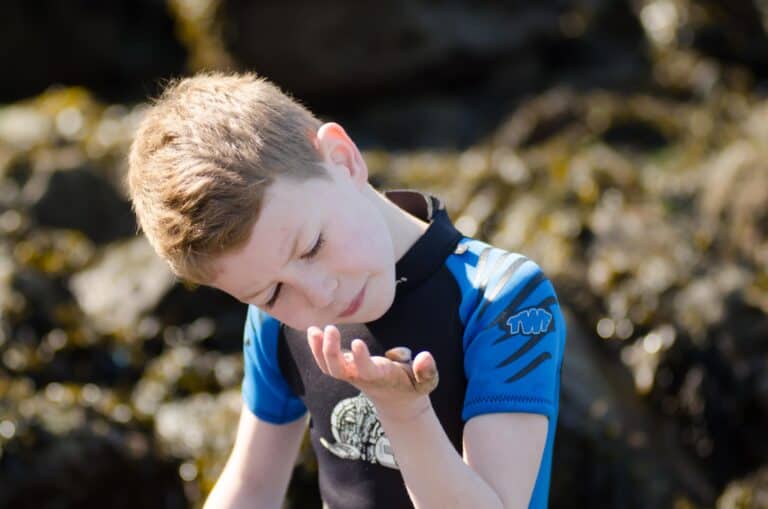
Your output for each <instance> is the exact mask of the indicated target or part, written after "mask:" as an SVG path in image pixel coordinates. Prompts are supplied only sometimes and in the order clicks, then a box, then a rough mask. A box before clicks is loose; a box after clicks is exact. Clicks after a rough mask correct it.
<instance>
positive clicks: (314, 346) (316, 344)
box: [307, 325, 328, 375]
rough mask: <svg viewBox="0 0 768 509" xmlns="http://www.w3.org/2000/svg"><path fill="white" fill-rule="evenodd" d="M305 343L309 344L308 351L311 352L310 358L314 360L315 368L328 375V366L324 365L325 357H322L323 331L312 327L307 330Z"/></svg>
mask: <svg viewBox="0 0 768 509" xmlns="http://www.w3.org/2000/svg"><path fill="white" fill-rule="evenodd" d="M307 342H308V343H309V349H310V350H312V356H313V357H314V358H315V362H316V363H317V366H318V367H319V368H320V371H322V372H323V373H325V374H326V375H327V374H328V366H326V364H325V356H324V355H323V331H322V330H321V329H320V327H315V326H314V325H313V326H312V327H310V328H308V329H307Z"/></svg>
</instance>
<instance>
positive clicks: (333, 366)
mask: <svg viewBox="0 0 768 509" xmlns="http://www.w3.org/2000/svg"><path fill="white" fill-rule="evenodd" d="M323 357H324V358H325V365H326V366H327V367H328V373H329V374H330V375H331V376H333V377H335V378H339V379H344V378H345V375H346V372H347V370H346V369H345V365H346V362H345V359H344V356H343V355H342V353H341V333H340V332H339V329H337V328H336V327H335V326H333V325H326V326H325V330H324V331H323Z"/></svg>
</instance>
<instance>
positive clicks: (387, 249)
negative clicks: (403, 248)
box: [334, 211, 394, 272]
mask: <svg viewBox="0 0 768 509" xmlns="http://www.w3.org/2000/svg"><path fill="white" fill-rule="evenodd" d="M361 214H365V212H364V211H363V212H361ZM361 217H366V216H365V215H362V216H361ZM367 217H369V220H368V221H365V222H364V221H360V220H358V221H356V222H354V223H348V224H347V225H345V228H344V230H343V231H342V232H340V233H341V235H340V237H339V244H338V249H337V250H334V252H335V253H336V256H339V257H340V258H339V260H341V259H343V260H344V262H345V266H346V267H348V268H350V269H358V270H367V271H370V272H381V271H384V270H387V269H388V267H389V266H390V265H392V266H394V253H393V247H392V241H391V240H390V237H389V231H388V229H387V228H386V226H384V224H383V221H382V220H381V219H380V218H379V217H378V216H373V217H371V216H370V215H368V216H367Z"/></svg>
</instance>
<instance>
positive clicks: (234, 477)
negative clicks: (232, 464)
mask: <svg viewBox="0 0 768 509" xmlns="http://www.w3.org/2000/svg"><path fill="white" fill-rule="evenodd" d="M272 498H273V500H270V498H269V497H267V496H265V490H262V489H260V486H259V483H258V482H249V481H248V480H246V479H244V478H243V477H241V476H240V475H239V474H238V473H237V472H235V471H234V470H233V469H229V470H228V469H227V468H225V469H224V471H223V472H222V474H221V476H220V477H219V479H218V480H217V481H216V485H215V486H214V487H213V490H211V493H210V494H209V496H208V499H207V500H206V501H205V505H204V506H203V509H246V508H247V509H278V508H279V507H281V505H282V500H280V499H279V498H275V497H272Z"/></svg>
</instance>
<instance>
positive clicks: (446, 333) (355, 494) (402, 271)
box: [243, 191, 565, 509]
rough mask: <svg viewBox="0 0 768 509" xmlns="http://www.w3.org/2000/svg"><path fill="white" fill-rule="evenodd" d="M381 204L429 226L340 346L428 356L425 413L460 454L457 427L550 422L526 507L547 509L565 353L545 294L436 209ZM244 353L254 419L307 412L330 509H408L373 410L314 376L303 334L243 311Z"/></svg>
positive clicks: (520, 267)
mask: <svg viewBox="0 0 768 509" xmlns="http://www.w3.org/2000/svg"><path fill="white" fill-rule="evenodd" d="M387 197H388V198H389V199H390V200H391V201H393V202H394V203H396V204H397V205H398V206H399V207H401V208H402V209H404V210H407V211H408V212H410V213H411V214H413V215H415V216H417V217H420V218H421V219H423V220H425V221H428V222H429V223H430V225H429V227H428V229H427V230H426V231H425V232H424V234H422V236H421V237H420V238H419V239H418V240H417V241H416V243H415V244H414V245H413V246H412V247H411V248H410V249H409V250H408V252H407V253H405V255H403V257H402V258H401V259H400V260H398V261H397V263H396V275H397V281H398V284H397V286H396V294H395V300H394V302H393V304H392V306H391V307H390V308H389V310H387V312H386V313H385V314H384V315H383V316H382V317H380V318H379V319H377V320H375V321H373V322H368V323H362V324H352V325H342V326H340V327H339V330H340V332H341V335H342V347H343V348H349V343H350V342H351V340H352V339H354V338H360V339H362V340H363V341H365V342H366V343H367V345H368V348H369V349H370V351H371V353H372V354H373V355H382V354H383V352H384V351H386V350H387V349H389V348H392V347H394V346H408V347H410V348H411V350H412V351H413V352H414V354H415V353H417V352H420V351H422V350H428V351H430V352H431V353H432V354H433V356H434V357H435V360H436V362H437V367H438V370H439V372H440V383H439V385H438V386H437V388H436V389H435V390H434V391H433V392H432V393H431V394H430V398H431V401H432V406H433V408H434V410H435V413H436V414H437V417H438V418H439V420H440V422H441V424H442V426H443V428H444V430H445V432H446V434H447V436H448V437H449V439H450V440H451V442H452V443H453V445H454V447H455V448H456V450H457V451H458V452H459V453H461V450H462V449H461V433H462V429H463V426H464V423H465V422H466V421H468V420H469V419H471V418H472V417H474V416H476V415H480V414H487V413H494V412H526V413H536V414H543V415H546V416H547V417H548V418H549V430H548V433H547V440H546V446H545V449H544V454H543V457H542V460H541V465H540V468H539V472H538V477H537V479H536V485H535V487H534V490H533V496H532V498H531V502H530V505H529V507H532V508H544V507H546V506H547V497H548V492H549V480H550V471H551V462H552V448H553V444H554V437H555V428H556V420H557V414H558V402H559V397H558V396H559V387H560V370H561V366H562V359H563V349H564V346H565V324H564V322H563V317H562V314H561V313H560V307H559V304H558V301H557V298H556V296H555V292H554V289H553V288H552V285H551V284H550V282H549V280H548V279H547V278H546V277H545V276H544V275H543V274H542V272H541V270H540V269H539V267H538V266H537V265H536V264H535V263H534V262H532V261H531V260H529V259H527V258H525V257H524V256H522V255H519V254H514V253H508V252H505V251H503V250H501V249H497V248H494V247H491V246H489V245H488V244H485V243H483V242H480V241H477V240H473V239H470V238H467V237H464V236H463V235H462V234H461V233H460V232H459V231H458V230H456V229H455V228H454V226H453V225H452V224H451V221H450V220H449V218H448V215H447V214H446V212H445V210H444V207H443V206H442V204H441V203H440V201H439V200H437V199H436V198H434V197H427V196H425V195H423V194H420V193H416V192H413V191H393V192H389V193H387ZM244 351H245V357H244V358H245V375H244V380H243V398H244V400H245V402H246V404H247V406H248V408H249V409H250V410H251V411H252V412H253V414H254V415H256V416H257V417H259V418H260V419H263V420H265V421H268V422H271V423H274V424H281V423H287V422H290V421H293V420H295V419H297V418H299V417H301V416H302V415H304V414H305V412H307V411H309V413H310V416H311V422H310V437H311V441H312V445H313V447H314V450H315V452H316V454H317V458H318V471H319V482H320V492H321V495H322V497H323V501H324V503H325V505H326V507H328V508H330V509H368V508H388V509H393V508H394V509H399V508H411V507H413V505H412V503H411V501H410V498H409V497H408V493H407V492H406V489H405V485H404V482H403V479H402V476H401V475H400V472H399V470H398V467H397V462H396V460H395V458H394V456H393V453H392V450H391V447H390V443H389V440H388V439H387V437H386V435H385V434H384V432H383V430H382V427H381V424H380V422H379V421H378V419H377V416H376V411H375V408H374V406H373V405H372V404H371V402H370V400H368V398H366V397H365V395H363V394H362V393H361V392H360V391H358V390H357V389H355V388H354V387H353V386H352V385H350V384H348V383H345V382H341V381H339V380H336V379H334V378H332V377H329V376H327V375H325V374H323V373H322V372H321V371H320V369H319V368H318V367H317V365H316V364H315V361H314V358H313V357H312V353H311V351H310V349H309V346H308V344H307V340H306V332H305V331H300V330H295V329H291V328H289V327H287V326H285V325H283V324H281V323H279V322H278V321H277V320H275V319H274V318H272V317H270V316H269V315H267V314H266V313H264V312H263V311H261V310H259V309H258V308H256V307H254V306H249V307H248V315H247V320H246V324H245V338H244ZM509 481H510V482H515V479H510V480H509Z"/></svg>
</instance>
